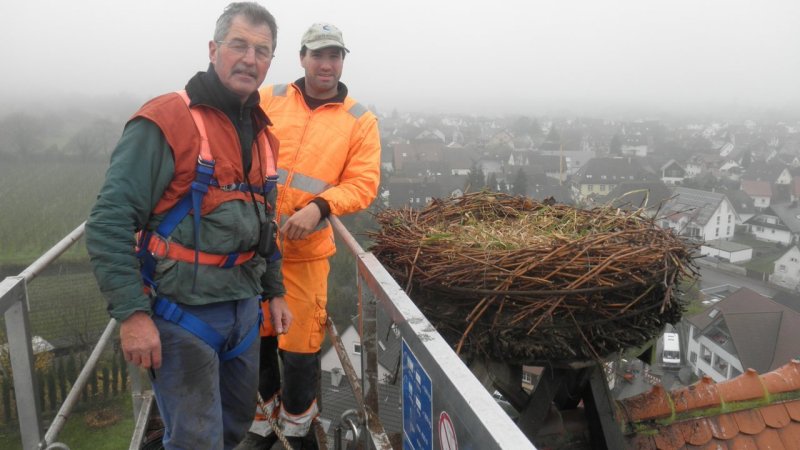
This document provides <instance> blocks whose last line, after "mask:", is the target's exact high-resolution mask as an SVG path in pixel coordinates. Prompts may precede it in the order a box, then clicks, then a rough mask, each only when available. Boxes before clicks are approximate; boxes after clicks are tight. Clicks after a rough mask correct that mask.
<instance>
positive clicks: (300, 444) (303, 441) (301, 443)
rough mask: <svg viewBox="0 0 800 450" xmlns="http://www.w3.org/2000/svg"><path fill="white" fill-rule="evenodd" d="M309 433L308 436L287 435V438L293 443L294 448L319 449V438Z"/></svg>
mask: <svg viewBox="0 0 800 450" xmlns="http://www.w3.org/2000/svg"><path fill="white" fill-rule="evenodd" d="M312 434H313V433H309V434H308V435H306V436H286V440H287V441H288V442H289V444H291V445H292V450H319V446H318V445H317V442H316V441H317V440H316V439H315V438H314V436H312Z"/></svg>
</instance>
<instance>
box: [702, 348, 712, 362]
mask: <svg viewBox="0 0 800 450" xmlns="http://www.w3.org/2000/svg"><path fill="white" fill-rule="evenodd" d="M700 359H702V360H703V361H705V362H706V364H711V350H709V349H708V348H707V347H706V346H705V345H701V346H700Z"/></svg>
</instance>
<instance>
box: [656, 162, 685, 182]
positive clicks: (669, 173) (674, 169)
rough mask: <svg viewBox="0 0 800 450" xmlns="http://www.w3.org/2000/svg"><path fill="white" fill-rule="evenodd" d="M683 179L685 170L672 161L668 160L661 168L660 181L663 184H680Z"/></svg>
mask: <svg viewBox="0 0 800 450" xmlns="http://www.w3.org/2000/svg"><path fill="white" fill-rule="evenodd" d="M685 178H686V169H684V168H683V167H682V166H681V165H680V164H678V162H677V161H675V160H674V159H670V160H669V161H667V162H666V163H665V164H664V165H663V166H661V181H663V182H664V184H681V183H683V180H684V179H685Z"/></svg>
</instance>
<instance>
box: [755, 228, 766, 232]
mask: <svg viewBox="0 0 800 450" xmlns="http://www.w3.org/2000/svg"><path fill="white" fill-rule="evenodd" d="M756 231H758V232H762V231H764V227H756Z"/></svg>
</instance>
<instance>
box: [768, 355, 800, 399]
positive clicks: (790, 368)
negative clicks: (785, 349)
mask: <svg viewBox="0 0 800 450" xmlns="http://www.w3.org/2000/svg"><path fill="white" fill-rule="evenodd" d="M761 379H762V380H763V382H764V386H765V387H766V388H767V390H768V391H769V392H771V393H773V394H777V393H781V392H791V391H796V390H798V389H800V361H798V360H796V359H795V360H792V361H791V362H789V364H786V365H784V366H781V367H779V368H777V369H775V370H773V371H772V372H769V373H765V374H764V375H762V376H761Z"/></svg>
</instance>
